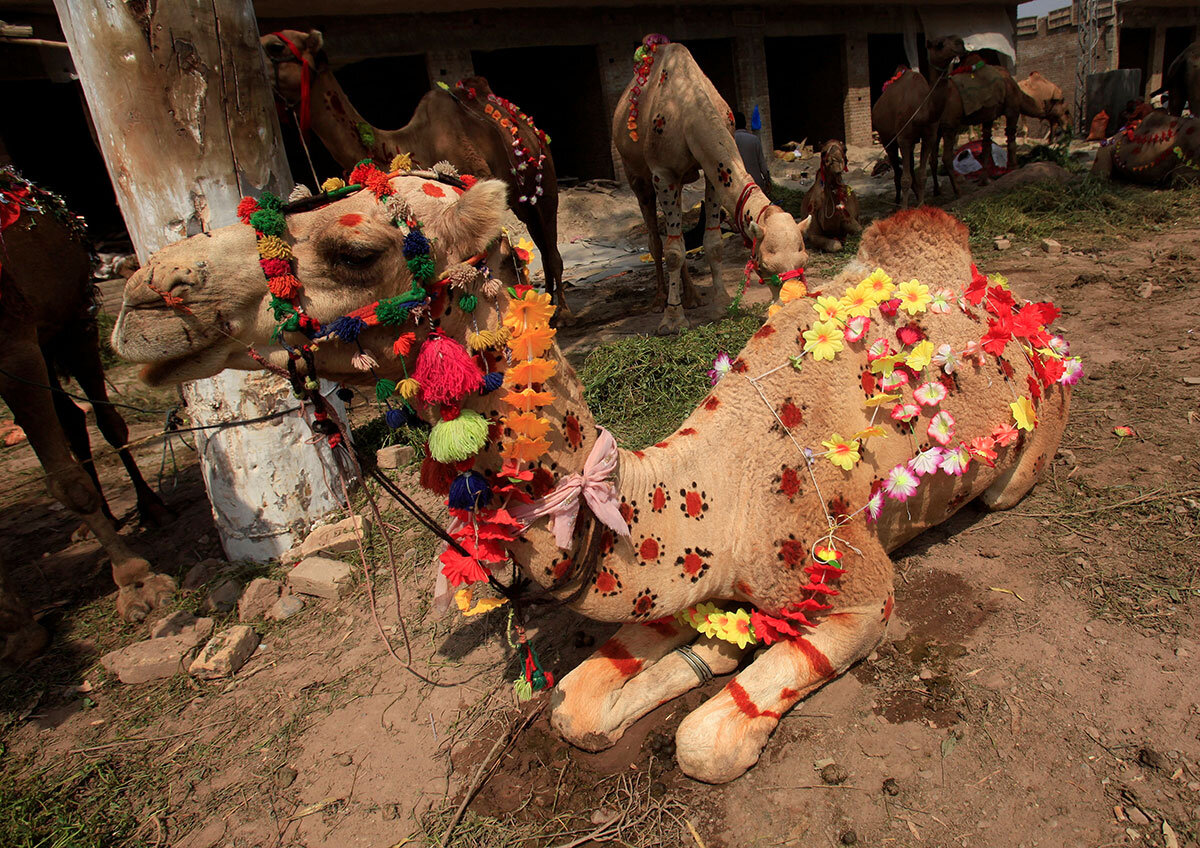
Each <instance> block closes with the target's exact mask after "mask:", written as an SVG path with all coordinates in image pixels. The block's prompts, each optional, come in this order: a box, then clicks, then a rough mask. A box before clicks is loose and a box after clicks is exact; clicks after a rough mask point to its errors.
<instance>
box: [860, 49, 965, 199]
mask: <svg viewBox="0 0 1200 848" xmlns="http://www.w3.org/2000/svg"><path fill="white" fill-rule="evenodd" d="M925 49H926V50H927V51H928V52H929V72H928V73H929V76H928V78H926V77H924V76H922V75H921V74H920V73H918V72H917V71H914V70H912V69H911V68H903V69H900V70H899V71H898V74H899V75H898V76H897V77H895V78H893V79H892V80H891V81H890V82H889V83H888V85H887V86H886V87H885V88H884V90H883V94H881V95H880V96H879V99H878V100H876V101H875V105H874V106H872V107H871V127H872V128H873V129H874V130H875V131H876V132H877V133H879V143H880V144H882V145H883V148H884V150H885V151H887V155H888V161H889V162H891V164H892V177H893V178H894V179H895V181H896V205H897V206H903V207H907V206H908V192H909V189H912V191H913V192H914V193H915V194H916V199H917V205H918V206H921V205H922V204H924V203H925V169H926V168H927V167H928V165H929V158H930V156H932V155H933V154H934V152H936V150H937V138H938V135H937V131H938V121H939V120H940V119H941V116H942V112H944V111H945V109H946V95H947V93H948V91H949V89H950V83H949V82H947V81H946V80H947V74H948V73H949V72H950V65H951V63H952V62H953V61H954V60H955V59H957V58H958V57H959V56H962V55H963V54H964V53H965V52H966V48H965V47H964V46H963V40H962V39H961V38H959V37H958V36H945V37H943V38H938V39H935V40H931V41H926V42H925ZM917 142H920V143H921V159H920V164H919V165H918V164H917V159H916V145H917ZM934 167H935V169H936V167H937V163H936V161H935V163H934Z"/></svg>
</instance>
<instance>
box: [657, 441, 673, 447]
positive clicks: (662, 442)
mask: <svg viewBox="0 0 1200 848" xmlns="http://www.w3.org/2000/svg"><path fill="white" fill-rule="evenodd" d="M669 444H671V443H670V442H668V441H661V442H655V444H654V446H655V447H656V448H665V447H666V446H667V445H669Z"/></svg>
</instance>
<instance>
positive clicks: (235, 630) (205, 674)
mask: <svg viewBox="0 0 1200 848" xmlns="http://www.w3.org/2000/svg"><path fill="white" fill-rule="evenodd" d="M257 647H258V634H257V633H255V632H254V628H253V627H250V626H248V625H245V624H235V625H234V626H233V627H229V628H226V629H225V630H222V631H221V632H220V633H218V634H217V635H216V636H214V637H212V638H211V639H209V640H208V644H207V645H205V646H204V650H202V651H201V652H200V656H198V657H196V659H195V660H194V661H193V662H192V665H191V667H190V668H189V669H188V671H189V672H191V674H192V675H193V676H194V677H200V678H202V679H205V680H212V679H214V678H218V677H229V676H230V675H232V674H233V673H234V672H236V671H237V670H238V669H239V668H241V667H242V666H243V665H245V664H246V660H248V659H250V655H251V654H253V653H254V649H255V648H257Z"/></svg>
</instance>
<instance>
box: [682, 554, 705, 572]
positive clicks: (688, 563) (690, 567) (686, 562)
mask: <svg viewBox="0 0 1200 848" xmlns="http://www.w3.org/2000/svg"><path fill="white" fill-rule="evenodd" d="M702 568H704V560H703V559H701V558H700V555H699V554H688V555H687V556H685V557H684V558H683V570H684V572H685V573H686V574H688V575H689V576H690V575H693V574H698V573H699V572H700V569H702Z"/></svg>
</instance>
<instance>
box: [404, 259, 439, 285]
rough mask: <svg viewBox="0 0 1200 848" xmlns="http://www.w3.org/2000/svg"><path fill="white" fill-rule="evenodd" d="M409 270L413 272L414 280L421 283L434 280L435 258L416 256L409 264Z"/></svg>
mask: <svg viewBox="0 0 1200 848" xmlns="http://www.w3.org/2000/svg"><path fill="white" fill-rule="evenodd" d="M407 265H408V270H409V271H410V272H412V275H413V279H414V280H419V281H420V282H426V281H427V280H432V279H433V275H434V273H435V272H436V269H435V268H434V265H433V258H432V257H430V256H414V257H413V258H412V259H409V260H408V262H407Z"/></svg>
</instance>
